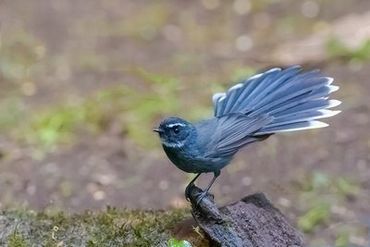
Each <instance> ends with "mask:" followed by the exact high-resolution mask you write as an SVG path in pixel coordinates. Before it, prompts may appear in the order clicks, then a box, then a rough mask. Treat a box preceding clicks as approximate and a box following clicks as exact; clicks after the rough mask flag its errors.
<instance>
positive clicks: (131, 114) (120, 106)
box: [17, 69, 179, 149]
mask: <svg viewBox="0 0 370 247" xmlns="http://www.w3.org/2000/svg"><path fill="white" fill-rule="evenodd" d="M135 74H136V75H138V76H140V78H141V79H142V80H143V81H144V85H143V86H144V87H146V89H145V90H142V89H141V88H135V87H134V86H131V87H129V86H123V85H121V86H118V87H114V88H111V89H106V90H103V91H101V92H99V93H97V94H96V95H93V96H91V97H89V98H87V99H85V100H84V101H82V102H77V103H73V104H66V105H59V106H52V107H50V108H48V109H46V110H45V111H44V112H41V113H38V114H35V115H34V116H33V117H32V118H31V119H29V120H26V121H25V123H23V124H22V126H21V127H20V129H19V130H18V129H17V132H18V136H19V137H21V138H25V139H26V141H27V142H28V143H33V144H37V145H39V146H41V147H43V148H45V149H50V148H53V147H54V146H55V145H56V144H58V143H69V142H71V141H73V138H74V137H75V134H76V132H77V131H78V130H82V131H89V132H92V133H98V132H100V131H104V130H106V129H108V128H109V127H110V124H112V123H114V122H118V124H119V125H120V126H122V132H123V133H127V134H128V136H129V137H131V138H132V139H133V140H134V141H136V142H137V143H139V144H141V145H144V146H147V147H148V146H151V145H152V144H153V143H152V142H151V141H150V139H148V136H150V135H151V134H152V127H153V126H151V125H150V124H151V123H152V122H153V120H154V119H156V118H157V117H158V113H171V112H172V113H174V112H176V110H178V109H179V103H178V99H177V97H176V89H177V87H178V80H177V79H175V78H173V77H169V76H161V75H157V74H153V73H149V72H147V71H145V70H142V69H139V70H135ZM152 140H154V138H153V139H152Z"/></svg>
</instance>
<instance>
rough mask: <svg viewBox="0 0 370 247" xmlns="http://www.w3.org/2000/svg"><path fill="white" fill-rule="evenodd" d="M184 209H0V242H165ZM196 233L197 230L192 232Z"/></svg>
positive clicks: (15, 246)
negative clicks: (79, 211) (69, 211)
mask: <svg viewBox="0 0 370 247" xmlns="http://www.w3.org/2000/svg"><path fill="white" fill-rule="evenodd" d="M189 216H190V215H189V212H188V211H186V210H170V211H139V210H118V209H112V208H108V209H107V210H106V211H103V212H98V213H93V212H89V211H87V212H84V213H82V214H73V215H67V214H64V213H61V212H58V213H37V212H34V211H21V210H18V211H2V212H0V246H9V247H23V246H89V247H93V246H167V245H168V243H169V241H170V240H171V239H173V238H174V236H173V231H172V230H173V228H174V227H175V226H176V225H177V224H178V223H179V222H181V221H183V220H184V219H185V218H188V217H189ZM194 235H196V233H194Z"/></svg>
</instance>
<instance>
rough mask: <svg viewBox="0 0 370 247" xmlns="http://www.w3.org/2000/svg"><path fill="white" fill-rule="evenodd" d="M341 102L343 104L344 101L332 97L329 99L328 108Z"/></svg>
mask: <svg viewBox="0 0 370 247" xmlns="http://www.w3.org/2000/svg"><path fill="white" fill-rule="evenodd" d="M340 104H342V101H340V100H336V99H331V100H329V105H328V106H327V107H326V108H333V107H336V106H339V105H340Z"/></svg>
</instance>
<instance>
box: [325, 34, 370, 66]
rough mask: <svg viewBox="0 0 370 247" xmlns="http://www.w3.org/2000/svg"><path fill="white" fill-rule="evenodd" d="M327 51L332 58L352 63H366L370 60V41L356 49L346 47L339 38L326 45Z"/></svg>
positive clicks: (364, 42)
mask: <svg viewBox="0 0 370 247" xmlns="http://www.w3.org/2000/svg"><path fill="white" fill-rule="evenodd" d="M326 50H327V53H328V55H329V56H330V57H331V58H339V59H342V60H344V61H350V62H359V63H361V62H366V61H369V60H370V40H364V41H363V42H362V44H361V45H360V46H358V47H356V48H351V47H348V46H347V45H345V44H344V43H343V42H342V41H341V40H339V39H337V38H331V39H330V40H329V41H328V42H327V44H326Z"/></svg>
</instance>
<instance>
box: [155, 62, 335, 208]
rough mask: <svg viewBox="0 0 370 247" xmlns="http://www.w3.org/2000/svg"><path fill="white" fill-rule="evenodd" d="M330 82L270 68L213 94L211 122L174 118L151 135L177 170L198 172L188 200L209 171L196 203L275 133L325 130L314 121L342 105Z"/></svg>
mask: <svg viewBox="0 0 370 247" xmlns="http://www.w3.org/2000/svg"><path fill="white" fill-rule="evenodd" d="M332 82H333V79H332V78H330V77H326V76H323V75H322V74H321V73H320V72H319V71H318V70H313V71H308V72H303V71H302V69H301V67H300V66H293V67H289V68H287V69H283V70H282V69H280V68H274V69H270V70H268V71H266V72H264V73H261V74H258V75H255V76H252V77H250V78H249V79H247V80H245V81H243V82H241V83H238V84H236V85H235V86H233V87H231V88H230V89H229V90H228V91H227V92H225V93H216V94H214V95H213V105H214V117H212V118H210V119H206V120H203V121H200V122H197V123H194V124H193V123H190V122H188V121H186V120H184V119H181V118H178V117H169V118H166V119H164V120H163V121H162V122H161V123H160V125H159V127H158V128H156V129H154V131H156V132H158V134H159V137H160V139H161V143H162V146H163V149H164V151H165V152H166V154H167V156H168V158H169V159H170V160H171V161H172V163H173V164H175V165H176V166H177V167H178V168H179V169H181V170H183V171H185V172H188V173H197V175H196V176H195V178H194V179H193V180H192V181H191V182H190V183H189V185H188V186H187V188H186V191H185V196H186V198H188V197H189V190H188V189H189V188H190V186H191V185H193V183H194V182H195V180H196V179H197V178H198V177H199V176H200V175H201V174H202V173H208V172H212V173H213V174H214V177H213V179H212V181H211V182H210V183H209V185H208V186H207V188H206V190H205V191H204V192H203V193H202V194H200V195H199V197H197V198H198V199H197V201H198V202H200V201H201V200H202V198H203V197H204V196H205V195H206V193H208V191H209V189H210V188H211V186H212V184H213V183H214V181H215V180H216V178H217V177H218V176H219V175H220V172H221V169H222V168H224V167H225V166H226V165H228V164H229V163H230V161H231V159H232V158H233V156H234V155H235V153H236V152H238V150H239V149H241V148H242V147H244V146H246V145H248V144H251V143H253V142H256V141H261V140H264V139H266V138H267V137H269V136H270V135H272V134H275V133H280V132H291V131H297V130H306V129H315V128H322V127H326V126H328V125H327V124H326V123H323V122H320V121H317V119H321V118H327V117H331V116H334V115H336V114H338V113H339V112H340V111H333V110H329V108H332V107H336V106H338V105H339V104H340V103H341V102H340V101H338V100H333V99H328V96H329V94H330V93H332V92H334V91H336V90H338V89H339V87H338V86H334V85H332Z"/></svg>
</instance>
